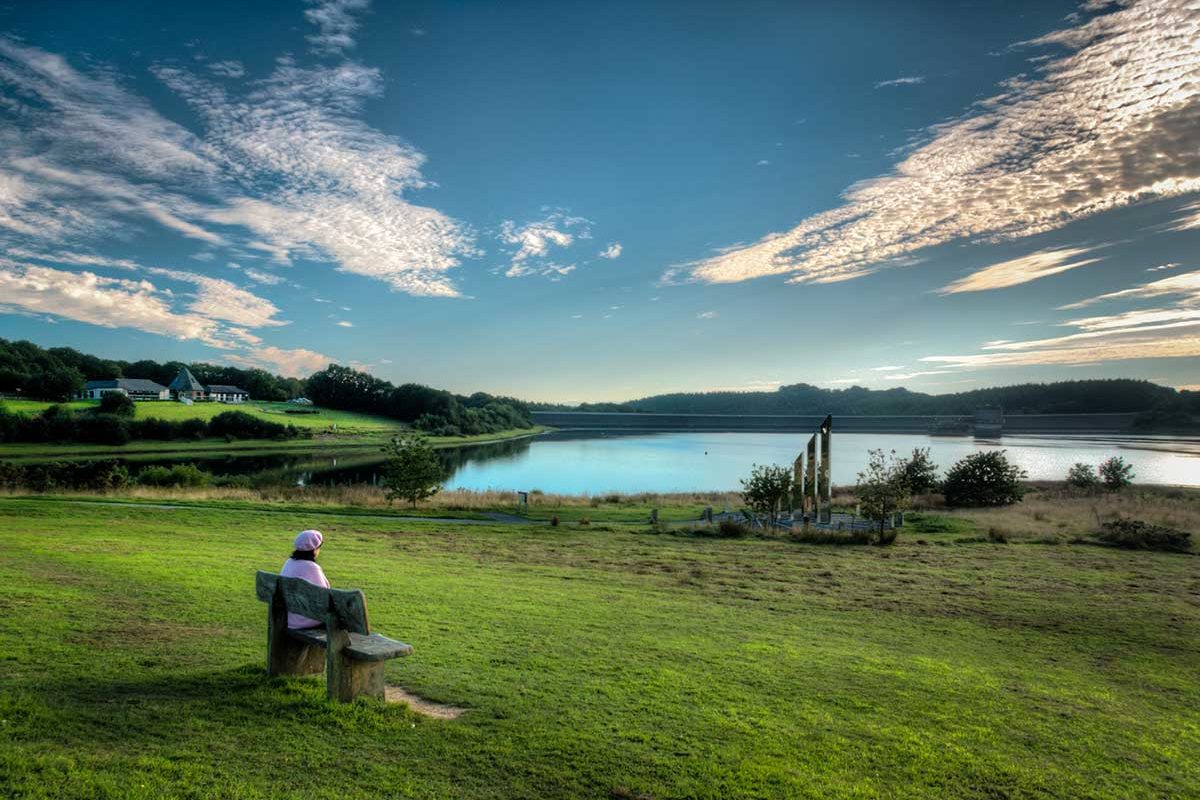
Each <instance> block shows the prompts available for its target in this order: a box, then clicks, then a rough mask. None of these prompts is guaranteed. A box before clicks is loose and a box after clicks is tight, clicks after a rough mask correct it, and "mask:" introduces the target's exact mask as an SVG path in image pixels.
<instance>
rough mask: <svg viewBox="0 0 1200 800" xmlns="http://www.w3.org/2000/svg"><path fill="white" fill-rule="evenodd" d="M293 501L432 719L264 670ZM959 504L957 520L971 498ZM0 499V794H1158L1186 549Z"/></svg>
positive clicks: (1190, 760) (1184, 595) (1193, 772)
mask: <svg viewBox="0 0 1200 800" xmlns="http://www.w3.org/2000/svg"><path fill="white" fill-rule="evenodd" d="M313 524H315V525H317V526H318V527H320V528H321V529H322V530H324V531H325V533H326V536H327V540H326V541H327V545H326V548H325V550H324V551H323V552H322V557H321V558H322V563H323V565H324V567H325V570H326V572H327V574H328V575H329V576H330V578H331V579H332V580H333V582H334V584H335V585H337V586H358V587H361V588H363V589H364V590H365V592H366V595H367V598H368V602H369V604H370V609H371V620H372V622H373V625H374V627H375V628H376V629H377V630H379V631H381V632H383V633H386V634H390V635H393V636H395V637H397V638H400V639H403V640H405V641H408V642H409V643H411V644H412V645H413V646H414V647H415V648H416V652H415V654H414V655H413V656H412V657H411V658H409V659H404V660H399V661H393V662H390V663H389V666H388V678H389V681H390V682H393V683H396V684H400V685H402V686H404V687H405V688H406V689H408V690H410V691H412V692H416V693H418V694H420V695H422V696H425V697H427V698H429V699H432V700H436V701H441V702H447V703H453V704H456V705H459V706H463V707H465V708H466V709H467V712H466V714H465V715H464V716H462V717H461V718H460V719H458V720H455V721H450V722H447V721H442V720H433V719H428V718H424V717H421V716H418V715H416V714H414V713H413V712H411V711H409V710H408V709H407V708H405V707H403V706H393V705H387V704H383V703H379V702H375V701H369V700H360V701H358V702H356V703H354V704H350V705H345V706H340V705H336V704H332V703H330V702H328V701H326V700H325V699H324V687H323V683H322V682H321V681H319V680H317V679H311V678H310V679H277V680H274V681H271V680H268V679H267V678H266V677H265V675H264V672H263V661H264V644H265V631H264V628H265V616H266V611H265V607H264V606H263V605H262V604H260V603H258V602H257V601H256V600H255V599H254V570H255V569H260V568H265V569H277V568H278V567H279V566H280V564H281V563H282V561H283V559H284V558H285V557H286V554H287V552H288V550H289V545H290V539H291V535H292V533H293V532H294V531H296V530H298V529H300V528H303V527H308V526H310V525H313ZM968 524H969V523H968ZM952 527H953V528H954V530H953V531H948V532H938V531H937V530H936V528H937V526H936V525H935V524H926V525H925V526H924V528H923V530H925V531H926V532H923V533H922V534H921V538H922V539H923V540H924V541H925V542H926V544H917V543H916V538H915V537H907V536H902V538H901V540H900V543H899V544H898V545H897V546H895V547H892V548H887V549H881V548H873V547H819V546H810V545H801V544H797V543H793V542H787V541H783V540H761V539H750V540H711V539H690V538H684V537H677V536H665V535H653V534H650V533H648V532H647V531H646V530H645V529H644V527H639V526H632V525H628V526H626V525H621V524H619V523H609V524H605V525H600V526H597V525H595V524H593V525H592V526H591V527H589V528H580V527H579V526H577V525H573V526H569V527H566V526H564V527H559V528H550V527H548V526H544V525H543V526H540V527H526V526H494V527H493V526H476V527H466V526H463V525H457V524H455V523H453V522H440V523H415V522H411V521H404V520H389V519H367V518H362V517H359V518H356V517H353V516H345V517H339V516H331V515H327V514H326V515H321V516H320V517H319V518H316V517H313V516H309V515H305V514H300V513H297V514H289V513H278V512H276V513H267V512H265V511H264V512H256V511H253V510H250V511H247V510H245V509H243V510H240V511H233V510H219V509H215V508H204V509H199V508H196V509H175V510H168V509H162V508H152V507H122V506H111V505H109V506H104V505H98V504H93V505H73V504H70V503H64V502H61V501H47V500H20V499H2V500H0V585H3V587H4V588H3V591H0V612H2V613H0V796H3V797H45V798H85V797H86V798H93V797H147V798H151V797H154V798H157V797H189V798H209V797H212V798H216V797H221V798H225V797H228V798H256V797H261V798H268V797H318V798H337V799H338V800H346V799H347V798H358V797H446V798H510V797H537V798H559V797H562V798H566V797H589V798H590V797H601V798H603V797H625V798H630V797H650V798H672V797H697V798H729V797H764V798H775V797H822V798H823V797H973V798H1016V797H1064V798H1065V797H1072V798H1074V797H1091V798H1131V797H1147V798H1149V797H1185V796H1197V795H1198V794H1200V680H1198V679H1200V560H1198V559H1197V558H1195V557H1193V556H1182V555H1165V554H1156V553H1140V552H1139V553H1129V552H1123V551H1117V550H1110V549H1105V548H1100V547H1093V546H1084V545H1066V544H1062V545H1056V546H1052V545H1037V544H1010V545H994V544H987V543H970V544H964V543H955V541H954V539H955V538H956V537H957V536H958V535H959V534H960V533H961V532H962V524H961V523H959V522H956V523H955V524H954V525H953V526H952Z"/></svg>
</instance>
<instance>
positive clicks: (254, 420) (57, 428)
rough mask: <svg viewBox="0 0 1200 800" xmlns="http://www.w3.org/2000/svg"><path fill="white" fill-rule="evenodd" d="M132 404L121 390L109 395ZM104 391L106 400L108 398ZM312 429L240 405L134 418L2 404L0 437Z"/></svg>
mask: <svg viewBox="0 0 1200 800" xmlns="http://www.w3.org/2000/svg"><path fill="white" fill-rule="evenodd" d="M109 397H114V398H120V399H122V400H124V401H125V402H126V403H129V404H130V405H132V404H133V403H132V401H131V400H129V399H128V398H126V397H124V396H123V395H110V396H109ZM108 399H109V398H108V397H106V398H105V401H106V402H107V401H108ZM307 435H310V433H309V432H308V431H306V430H305V429H302V428H298V427H296V426H295V425H283V424H280V423H278V422H271V421H270V420H265V419H260V418H258V417H255V416H253V415H251V414H247V413H246V412H244V411H225V412H223V413H221V414H217V415H216V416H215V417H213V418H212V419H210V420H203V419H199V418H196V417H194V418H191V419H183V420H167V419H158V418H156V417H148V418H145V419H134V418H133V417H132V415H131V414H128V413H116V412H110V411H109V410H107V409H106V408H105V407H104V406H101V407H100V408H96V409H88V410H85V411H73V410H71V409H70V408H68V407H67V406H61V405H53V406H50V407H49V408H47V409H46V410H44V411H42V412H41V413H40V414H34V415H26V414H13V413H12V412H10V411H8V410H6V409H5V408H4V406H3V404H0V443H4V442H33V443H75V442H80V443H84V444H105V445H123V444H126V443H128V442H131V441H137V440H142V439H153V440H160V441H167V440H172V439H203V438H205V437H224V438H225V439H227V440H233V439H294V438H296V437H299V436H307Z"/></svg>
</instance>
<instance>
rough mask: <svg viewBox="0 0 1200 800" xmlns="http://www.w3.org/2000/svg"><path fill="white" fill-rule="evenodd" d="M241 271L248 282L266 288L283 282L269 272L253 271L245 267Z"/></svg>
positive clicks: (251, 268)
mask: <svg viewBox="0 0 1200 800" xmlns="http://www.w3.org/2000/svg"><path fill="white" fill-rule="evenodd" d="M243 271H244V272H245V273H246V277H247V278H249V279H250V280H252V281H254V282H255V283H261V284H264V285H266V286H277V285H279V284H281V283H283V281H284V279H283V278H282V277H280V276H279V275H275V274H274V273H271V272H263V271H262V270H260V269H254V268H253V267H247V268H246V269H245V270H243Z"/></svg>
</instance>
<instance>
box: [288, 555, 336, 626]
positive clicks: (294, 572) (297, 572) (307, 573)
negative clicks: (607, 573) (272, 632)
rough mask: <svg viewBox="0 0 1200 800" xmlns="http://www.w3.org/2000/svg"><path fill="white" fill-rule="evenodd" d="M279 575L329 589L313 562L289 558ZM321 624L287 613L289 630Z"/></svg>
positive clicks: (317, 565) (319, 569)
mask: <svg viewBox="0 0 1200 800" xmlns="http://www.w3.org/2000/svg"><path fill="white" fill-rule="evenodd" d="M279 574H280V575H284V576H286V577H288V578H303V579H304V580H306V581H308V582H309V583H312V584H315V585H317V586H324V587H325V588H326V589H328V588H329V581H328V580H327V579H326V578H325V572H324V571H323V570H322V569H321V567H320V565H319V564H317V562H315V561H297V560H296V559H294V558H289V559H288V560H287V561H285V562H284V563H283V569H281V570H279ZM323 624H324V623H322V622H318V621H317V620H315V619H309V618H308V617H302V616H300V615H299V614H293V613H291V612H290V611H289V612H288V627H289V628H316V627H318V626H320V625H323Z"/></svg>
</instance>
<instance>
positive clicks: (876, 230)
mask: <svg viewBox="0 0 1200 800" xmlns="http://www.w3.org/2000/svg"><path fill="white" fill-rule="evenodd" d="M1198 38H1200V6H1197V5H1195V4H1183V3H1178V2H1171V0H1144V2H1137V3H1131V4H1129V5H1127V6H1118V7H1116V10H1114V11H1112V12H1111V13H1103V14H1100V15H1098V16H1095V17H1093V18H1091V19H1089V20H1086V21H1082V22H1079V23H1078V24H1077V25H1075V26H1074V27H1070V28H1066V29H1063V30H1059V31H1056V32H1053V33H1050V34H1048V35H1046V36H1043V37H1040V38H1038V39H1036V40H1034V41H1031V42H1026V43H1023V44H1022V46H1023V47H1052V48H1054V50H1053V51H1052V52H1053V56H1052V57H1050V58H1047V59H1046V60H1044V61H1042V62H1040V63H1039V64H1038V65H1037V66H1036V68H1035V72H1034V73H1033V74H1032V75H1029V76H1017V77H1014V78H1012V79H1010V80H1008V81H1006V82H1005V83H1004V84H1002V86H1001V88H1000V90H999V92H998V93H997V94H995V95H993V96H992V97H990V98H988V99H986V100H983V101H980V102H978V103H976V104H975V105H973V106H972V107H971V108H970V109H969V110H968V111H967V112H966V113H965V114H964V115H963V116H961V117H959V118H957V119H954V120H951V121H949V122H946V123H942V124H938V125H935V126H933V127H932V128H930V129H929V130H928V132H927V134H926V141H924V142H923V143H921V144H919V145H916V146H914V148H913V149H912V150H911V151H909V152H908V154H907V156H906V157H905V158H904V159H903V160H902V161H900V162H899V163H898V164H896V166H895V168H894V169H893V170H892V171H891V172H890V173H888V174H886V175H881V176H879V177H877V178H875V179H872V180H868V181H864V182H862V183H859V184H856V185H854V186H852V187H851V188H850V189H848V190H847V192H846V193H845V203H844V204H843V205H842V206H840V207H838V208H834V209H831V210H829V211H825V212H822V213H819V214H817V215H814V216H812V217H809V218H807V219H805V220H804V221H802V222H801V223H800V224H799V225H797V226H796V227H795V228H793V229H791V230H789V231H786V232H782V233H773V234H770V235H768V236H766V237H764V238H763V239H761V240H760V241H758V242H756V243H754V244H751V245H735V246H732V247H729V248H727V249H725V250H723V251H721V252H719V253H718V254H717V255H715V256H713V257H711V258H707V259H704V260H701V261H697V262H693V263H691V264H686V265H684V269H685V270H686V271H687V272H688V274H690V276H691V277H692V278H693V279H696V280H700V281H704V282H709V283H730V282H736V281H743V280H748V279H751V278H759V277H764V276H770V275H787V276H789V278H790V280H791V281H792V282H795V283H804V282H814V281H825V282H828V281H829V280H831V279H834V278H836V277H838V276H862V275H866V274H870V272H871V271H872V270H874V269H878V268H882V267H886V266H888V265H889V264H888V262H889V261H890V260H891V259H895V258H896V257H898V256H905V255H908V254H910V253H913V252H915V251H918V250H921V249H923V248H927V247H931V246H934V245H939V244H944V243H946V242H951V241H956V240H958V241H961V240H967V241H996V240H1004V239H1013V238H1020V237H1025V236H1030V235H1033V234H1037V233H1044V232H1046V231H1051V230H1055V229H1058V228H1061V227H1063V226H1064V225H1066V224H1068V223H1070V222H1071V221H1072V220H1075V219H1079V218H1082V217H1087V216H1091V215H1093V214H1098V213H1101V212H1104V211H1107V210H1109V209H1113V208H1116V207H1119V206H1123V205H1126V204H1129V203H1133V202H1136V201H1139V200H1145V199H1152V198H1158V197H1170V196H1175V195H1183V194H1185V193H1188V192H1195V191H1197V190H1200V103H1197V102H1196V98H1197V95H1198V93H1200V50H1197V48H1196V47H1195V42H1196V41H1197V39H1198ZM1064 50H1065V51H1066V52H1065V53H1063V51H1064ZM1194 221H1196V222H1200V211H1198V212H1197V214H1196V218H1195V220H1194ZM1181 224H1191V223H1190V222H1187V221H1185V222H1184V223H1181Z"/></svg>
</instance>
